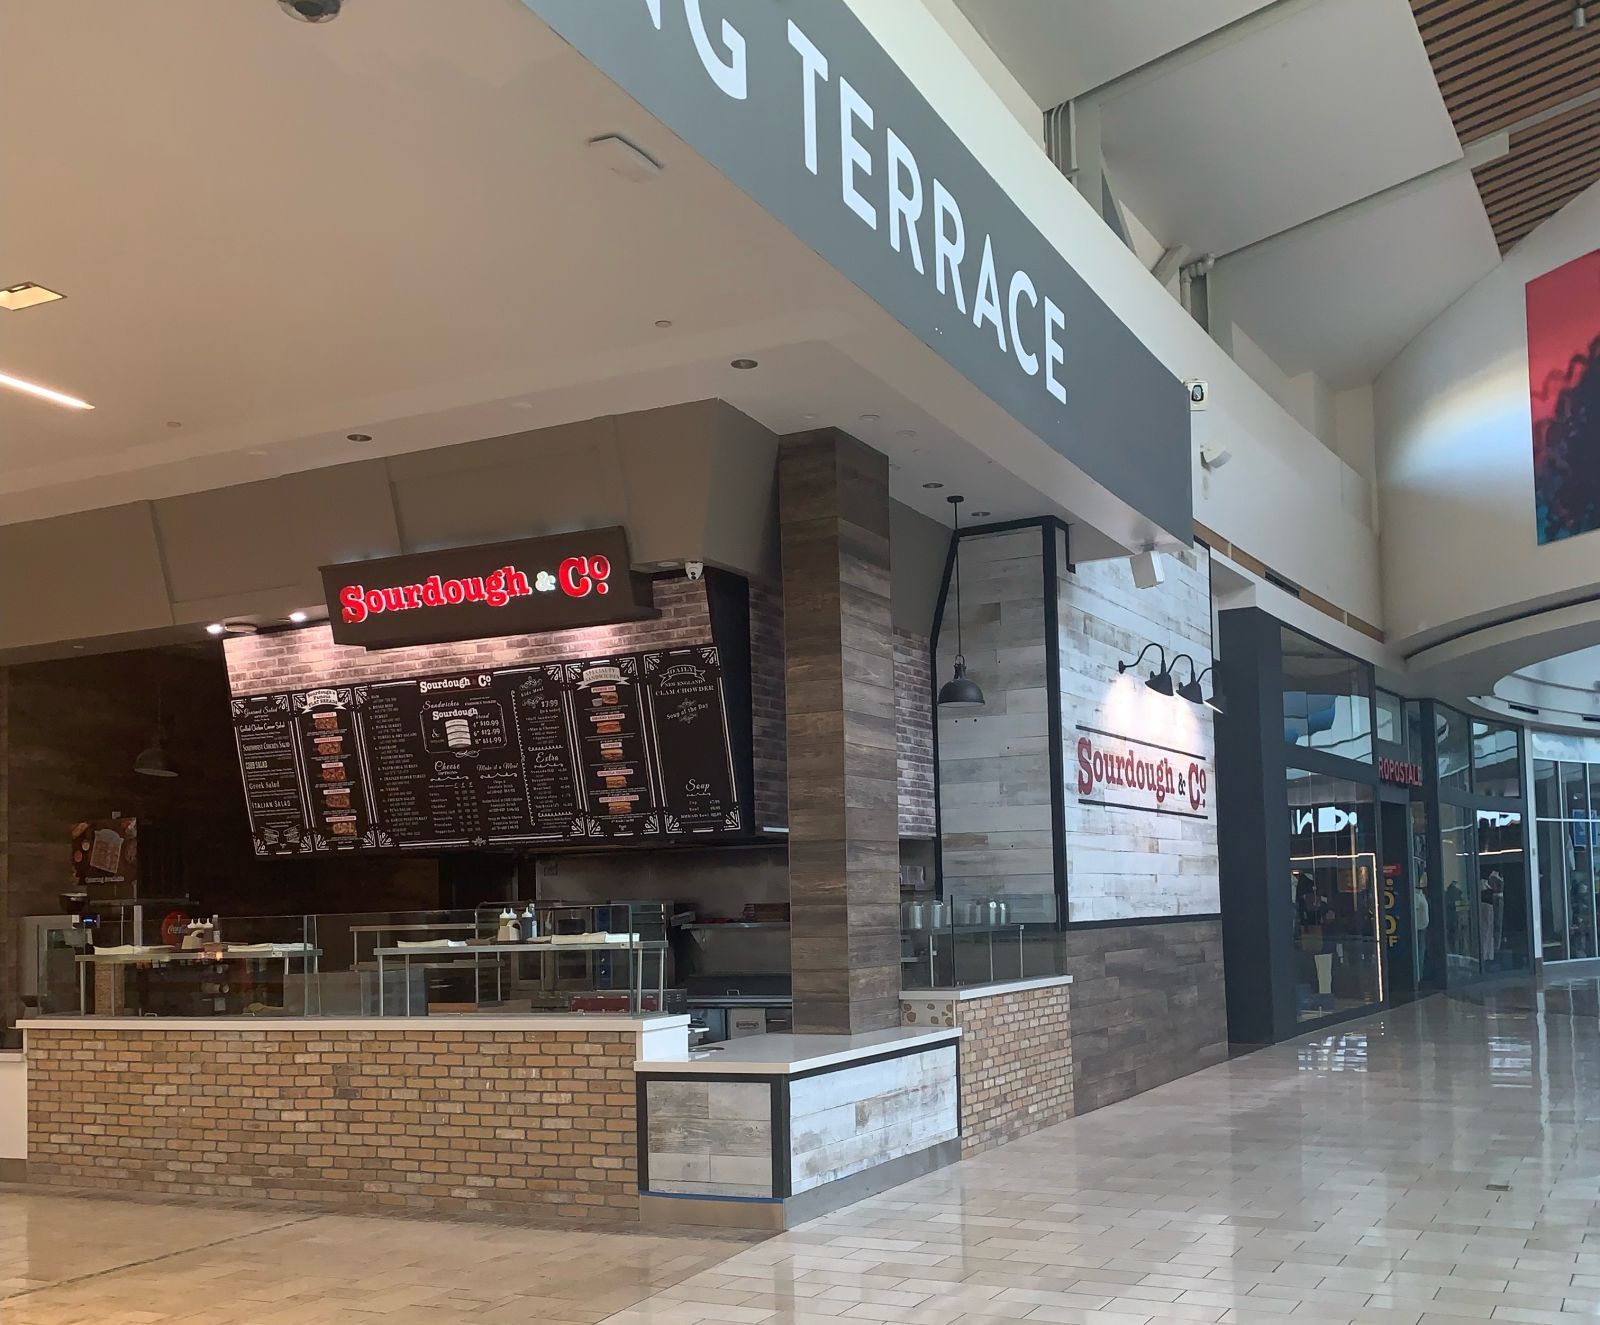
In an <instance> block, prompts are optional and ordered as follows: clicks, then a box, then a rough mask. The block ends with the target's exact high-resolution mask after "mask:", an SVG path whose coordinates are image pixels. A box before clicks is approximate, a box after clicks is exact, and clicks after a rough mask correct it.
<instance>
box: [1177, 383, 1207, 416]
mask: <svg viewBox="0 0 1600 1325" xmlns="http://www.w3.org/2000/svg"><path fill="white" fill-rule="evenodd" d="M1183 389H1184V390H1185V391H1187V392H1188V393H1189V408H1190V409H1191V410H1202V409H1205V408H1206V406H1207V405H1209V404H1210V403H1211V383H1210V382H1206V381H1203V380H1202V379H1200V378H1198V377H1191V378H1189V379H1188V380H1187V381H1186V382H1184V384H1183Z"/></svg>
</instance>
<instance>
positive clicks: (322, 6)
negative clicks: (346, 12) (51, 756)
mask: <svg viewBox="0 0 1600 1325" xmlns="http://www.w3.org/2000/svg"><path fill="white" fill-rule="evenodd" d="M278 8H279V9H281V10H283V12H284V13H285V14H287V15H289V17H290V18H297V19H299V20H300V21H301V22H302V23H326V22H328V21H329V20H330V19H335V18H338V17H339V11H340V10H341V9H343V8H344V0H278Z"/></svg>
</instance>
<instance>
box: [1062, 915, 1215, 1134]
mask: <svg viewBox="0 0 1600 1325" xmlns="http://www.w3.org/2000/svg"><path fill="white" fill-rule="evenodd" d="M1061 937H1062V940H1063V943H1064V945H1065V958H1066V969H1067V970H1068V971H1069V972H1071V974H1072V977H1073V984H1072V1056H1073V1077H1074V1082H1073V1084H1074V1088H1075V1099H1076V1103H1077V1110H1078V1112H1079V1113H1087V1112H1088V1111H1089V1110H1091V1109H1098V1108H1101V1107H1103V1106H1104V1105H1107V1104H1113V1103H1115V1102H1116V1101H1117V1100H1123V1099H1127V1098H1128V1097H1129V1096H1130V1095H1137V1094H1139V1092H1141V1091H1146V1090H1149V1089H1151V1088H1152V1087H1153V1086H1159V1085H1161V1084H1162V1083H1163V1082H1167V1081H1172V1080H1175V1079H1176V1078H1178V1077H1181V1076H1187V1075H1188V1074H1189V1073H1190V1072H1198V1071H1199V1070H1200V1069H1201V1068H1203V1067H1210V1066H1212V1065H1213V1064H1215V1063H1220V1062H1223V1061H1224V1060H1225V1059H1226V1058H1227V1056H1228V1017H1227V1007H1226V1002H1225V999H1224V986H1223V975H1222V922H1221V921H1220V920H1217V919H1207V920H1192V921H1176V922H1167V923H1164V924H1148V925H1138V924H1134V925H1109V926H1100V927H1097V928H1092V929H1071V930H1068V931H1067V932H1066V933H1065V934H1063V935H1062V936H1061Z"/></svg>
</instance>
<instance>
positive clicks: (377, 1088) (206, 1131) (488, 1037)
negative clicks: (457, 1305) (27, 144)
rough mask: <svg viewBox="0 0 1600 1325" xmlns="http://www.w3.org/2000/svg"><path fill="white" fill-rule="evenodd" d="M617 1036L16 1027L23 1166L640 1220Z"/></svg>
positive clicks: (45, 1177)
mask: <svg viewBox="0 0 1600 1325" xmlns="http://www.w3.org/2000/svg"><path fill="white" fill-rule="evenodd" d="M637 1051H638V1044H637V1037H636V1036H635V1035H634V1034H633V1033H632V1032H615V1031H612V1032H607V1031H599V1030H594V1031H542V1032H521V1033H515V1032H507V1031H504V1030H502V1031H499V1032H496V1031H493V1030H475V1029H450V1030H426V1029H417V1030H413V1029H411V1028H409V1027H403V1028H395V1029H392V1030H390V1029H372V1030H350V1031H330V1030H309V1029H308V1030H287V1029H275V1030H255V1029H244V1028H241V1029H239V1030H231V1029H230V1030H222V1031H213V1030H205V1031H169V1032H160V1031H149V1030H139V1031H131V1030H130V1031H120V1030H98V1029H97V1030H70V1029H56V1028H49V1029H37V1030H30V1031H29V1033H28V1177H29V1180H30V1181H31V1182H38V1183H46V1184H50V1185H53V1186H66V1187H105V1186H110V1185H115V1186H118V1187H121V1188H123V1189H125V1190H132V1191H143V1192H159V1193H164V1194H174V1195H183V1196H210V1197H229V1198H233V1199H241V1198H269V1199H278V1200H295V1201H315V1202H320V1203H325V1204H328V1203H331V1204H335V1205H343V1206H349V1207H352V1208H355V1207H367V1208H373V1207H380V1208H391V1209H396V1210H405V1211H439V1212H441V1213H465V1212H481V1213H489V1214H498V1215H512V1214H523V1215H529V1214H558V1215H567V1216H571V1217H573V1218H583V1219H628V1220H631V1219H636V1218H637V1217H638V1192H637V1190H636V1180H635V1150H636V1137H635V1106H634V1075H633V1062H634V1058H635V1057H636V1056H637Z"/></svg>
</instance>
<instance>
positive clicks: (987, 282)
mask: <svg viewBox="0 0 1600 1325" xmlns="http://www.w3.org/2000/svg"><path fill="white" fill-rule="evenodd" d="M985 322H990V323H993V324H994V338H995V340H996V341H997V342H998V343H999V346H1000V352H1001V353H1002V354H1003V353H1005V348H1006V329H1005V326H1004V324H1003V323H1002V322H1001V321H1000V281H999V279H998V278H997V277H996V276H995V274H994V245H993V244H992V243H991V242H990V239H989V236H988V235H985V236H984V237H983V262H982V264H981V265H980V266H979V267H978V286H977V289H975V290H974V291H973V294H972V325H973V326H975V327H981V326H982V325H983V324H984V323H985Z"/></svg>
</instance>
